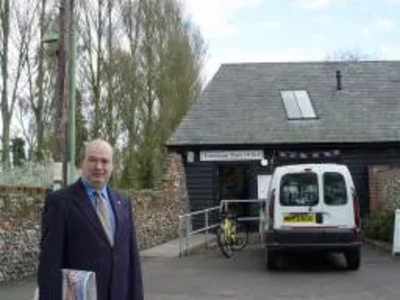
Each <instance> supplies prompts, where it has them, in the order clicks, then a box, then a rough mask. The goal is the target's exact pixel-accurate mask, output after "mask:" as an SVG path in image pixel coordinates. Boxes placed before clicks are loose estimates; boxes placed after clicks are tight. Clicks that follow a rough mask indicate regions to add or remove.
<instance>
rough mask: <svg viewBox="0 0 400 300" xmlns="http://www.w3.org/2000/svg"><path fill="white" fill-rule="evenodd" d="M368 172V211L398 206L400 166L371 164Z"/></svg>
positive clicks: (399, 201)
mask: <svg viewBox="0 0 400 300" xmlns="http://www.w3.org/2000/svg"><path fill="white" fill-rule="evenodd" d="M368 172H369V189H370V211H371V212H374V211H379V210H382V209H396V208H400V168H392V167H390V166H371V167H370V168H369V170H368Z"/></svg>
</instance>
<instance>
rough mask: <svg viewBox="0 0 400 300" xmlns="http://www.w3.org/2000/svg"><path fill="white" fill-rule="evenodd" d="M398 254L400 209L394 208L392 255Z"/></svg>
mask: <svg viewBox="0 0 400 300" xmlns="http://www.w3.org/2000/svg"><path fill="white" fill-rule="evenodd" d="M396 254H400V209H396V214H395V218H394V234H393V255H396Z"/></svg>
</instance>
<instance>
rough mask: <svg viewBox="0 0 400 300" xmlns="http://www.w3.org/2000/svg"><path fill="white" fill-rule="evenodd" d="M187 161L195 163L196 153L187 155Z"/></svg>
mask: <svg viewBox="0 0 400 300" xmlns="http://www.w3.org/2000/svg"><path fill="white" fill-rule="evenodd" d="M186 161H187V162H188V163H192V162H194V152H193V151H188V152H187V154H186Z"/></svg>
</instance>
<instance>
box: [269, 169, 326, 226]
mask: <svg viewBox="0 0 400 300" xmlns="http://www.w3.org/2000/svg"><path fill="white" fill-rule="evenodd" d="M320 188H321V185H320V180H319V175H318V173H317V172H315V171H314V170H312V169H311V168H296V169H293V170H288V171H287V172H285V174H283V175H282V177H281V180H280V183H279V188H278V190H279V193H277V195H276V201H277V202H279V203H277V208H278V207H279V209H276V214H275V228H276V229H285V228H291V227H292V228H293V227H294V228H296V227H315V228H318V227H321V226H323V224H322V216H323V212H324V203H323V201H321V200H320V199H321V197H320V195H321V191H320Z"/></svg>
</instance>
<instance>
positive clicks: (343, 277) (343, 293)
mask: <svg viewBox="0 0 400 300" xmlns="http://www.w3.org/2000/svg"><path fill="white" fill-rule="evenodd" d="M284 262H286V263H285V265H284V266H283V269H282V270H280V271H277V272H268V271H266V270H265V268H264V264H263V252H262V250H261V249H259V248H254V247H253V248H251V249H245V250H244V251H242V252H239V253H237V255H236V257H234V258H232V259H230V260H227V259H225V258H223V257H222V256H221V255H220V254H219V252H218V251H217V249H211V250H207V251H201V252H200V253H197V254H193V255H191V256H189V257H185V258H182V259H179V258H144V260H143V269H144V270H143V271H144V276H145V290H146V299H148V300H218V299H223V300H232V299H243V300H247V299H248V300H266V299H267V300H295V299H296V300H299V299H307V300H314V299H318V300H347V299H349V300H361V299H362V300H379V299H387V300H398V299H400V284H399V283H400V260H399V259H397V258H396V259H395V258H392V257H391V256H390V254H387V253H386V252H382V251H381V250H377V249H375V248H372V247H371V246H364V249H363V263H362V267H361V269H360V270H359V271H357V272H350V271H346V270H345V269H344V266H345V264H344V259H342V258H341V257H338V256H331V257H324V256H304V255H303V256H291V257H288V258H287V259H286V260H284ZM34 286H35V283H34V279H33V278H31V279H28V280H26V281H24V282H21V283H19V284H18V285H16V284H13V285H8V286H3V287H1V286H0V299H1V300H28V299H31V295H32V291H33V289H34Z"/></svg>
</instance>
